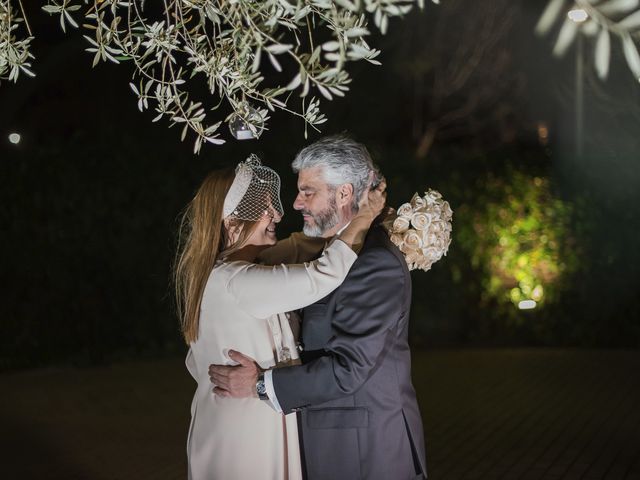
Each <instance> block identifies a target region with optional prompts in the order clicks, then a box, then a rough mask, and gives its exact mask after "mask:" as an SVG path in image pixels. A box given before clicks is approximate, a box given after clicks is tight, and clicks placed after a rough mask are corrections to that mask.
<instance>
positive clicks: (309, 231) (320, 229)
mask: <svg viewBox="0 0 640 480" xmlns="http://www.w3.org/2000/svg"><path fill="white" fill-rule="evenodd" d="M307 215H311V214H310V213H307ZM311 217H312V218H313V221H314V224H313V225H309V224H308V223H305V224H304V227H302V232H303V233H304V234H305V235H306V236H307V237H322V236H323V235H324V233H325V232H326V231H327V230H330V229H332V228H333V227H335V226H336V225H337V224H338V222H340V217H339V216H338V205H337V203H336V199H335V198H331V200H330V201H329V208H327V209H326V210H324V211H322V212H320V213H318V214H316V215H311Z"/></svg>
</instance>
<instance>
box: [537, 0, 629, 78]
mask: <svg viewBox="0 0 640 480" xmlns="http://www.w3.org/2000/svg"><path fill="white" fill-rule="evenodd" d="M571 9H573V10H578V9H580V10H583V11H584V12H585V13H586V16H584V15H583V17H582V18H580V17H574V19H573V20H572V19H571V18H570V17H569V16H568V15H567V13H568V12H569V11H570V10H571ZM576 18H577V19H578V21H575V20H576ZM583 18H585V20H584V21H581V20H583ZM561 19H563V21H562V25H561V27H560V30H559V33H558V37H557V40H556V42H555V45H554V48H553V54H554V55H555V56H557V57H562V56H564V55H565V53H566V52H567V50H568V49H569V47H570V46H571V45H572V44H573V42H574V41H575V40H576V38H577V36H578V35H584V36H586V37H589V38H591V39H594V41H593V42H591V44H593V55H594V65H595V70H596V73H597V74H598V77H599V78H600V79H601V80H605V79H606V78H607V76H608V74H609V65H610V63H611V50H612V48H614V45H615V43H614V42H617V43H618V44H619V45H620V47H621V48H622V52H623V53H624V57H625V60H626V62H627V65H628V66H629V69H630V70H631V73H632V74H633V76H634V77H635V78H636V79H637V80H638V81H640V54H638V47H637V44H638V43H639V42H640V0H550V1H549V3H548V4H547V7H546V8H545V10H544V12H543V14H542V16H541V17H540V20H539V21H538V24H537V25H536V33H537V34H539V35H546V34H548V33H549V32H550V31H551V29H552V28H553V27H554V25H556V24H558V23H559V22H560V21H561Z"/></svg>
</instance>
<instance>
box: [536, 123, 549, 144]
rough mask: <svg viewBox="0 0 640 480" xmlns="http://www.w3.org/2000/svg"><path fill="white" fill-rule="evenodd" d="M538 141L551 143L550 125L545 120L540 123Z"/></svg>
mask: <svg viewBox="0 0 640 480" xmlns="http://www.w3.org/2000/svg"><path fill="white" fill-rule="evenodd" d="M538 142H540V145H543V146H546V145H548V144H549V127H548V126H547V124H546V123H544V122H540V123H538Z"/></svg>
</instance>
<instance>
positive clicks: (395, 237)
mask: <svg viewBox="0 0 640 480" xmlns="http://www.w3.org/2000/svg"><path fill="white" fill-rule="evenodd" d="M389 238H390V239H391V242H392V243H393V244H394V245H395V246H396V247H398V248H400V247H401V246H402V244H403V241H402V235H400V234H398V233H392V234H391V235H390V237H389Z"/></svg>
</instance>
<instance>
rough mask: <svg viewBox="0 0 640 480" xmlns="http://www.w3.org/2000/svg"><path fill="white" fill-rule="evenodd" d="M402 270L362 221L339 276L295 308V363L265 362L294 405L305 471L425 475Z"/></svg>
mask: <svg viewBox="0 0 640 480" xmlns="http://www.w3.org/2000/svg"><path fill="white" fill-rule="evenodd" d="M410 302H411V277H410V276H409V271H408V269H407V265H406V262H405V261H404V258H403V257H402V254H401V253H400V251H399V250H398V249H397V248H396V247H395V246H394V245H393V244H392V243H391V241H390V240H389V237H388V235H387V233H386V232H385V231H384V229H383V228H382V227H380V226H375V227H372V229H371V230H370V232H369V234H368V235H367V238H366V240H365V243H364V245H363V248H362V250H361V251H360V253H359V257H358V260H356V262H355V264H354V265H353V267H352V268H351V270H350V272H349V274H348V275H347V278H346V279H345V281H344V283H343V284H342V285H341V286H340V287H338V289H337V290H335V291H334V292H332V293H331V294H330V295H328V296H327V297H325V298H324V299H322V300H320V301H319V302H317V303H315V304H313V305H310V306H308V307H307V308H305V309H304V311H303V321H302V342H303V346H304V351H303V364H302V365H299V366H294V367H287V368H278V369H275V370H274V371H273V384H274V388H275V393H276V396H277V397H278V401H279V403H280V405H281V406H282V408H283V410H284V411H285V412H286V413H288V412H291V411H295V410H300V411H301V413H300V417H299V418H300V437H301V443H302V452H303V462H304V465H305V467H306V474H307V477H308V478H309V480H319V479H331V480H340V479H345V480H347V479H348V480H356V479H368V480H374V479H380V480H391V479H393V480H408V479H414V478H423V476H424V477H426V460H425V452H424V437H423V432H422V421H421V419H420V412H419V410H418V403H417V401H416V395H415V391H414V388H413V385H412V384H411V358H410V352H409V344H408V340H407V337H408V322H409V307H410Z"/></svg>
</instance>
